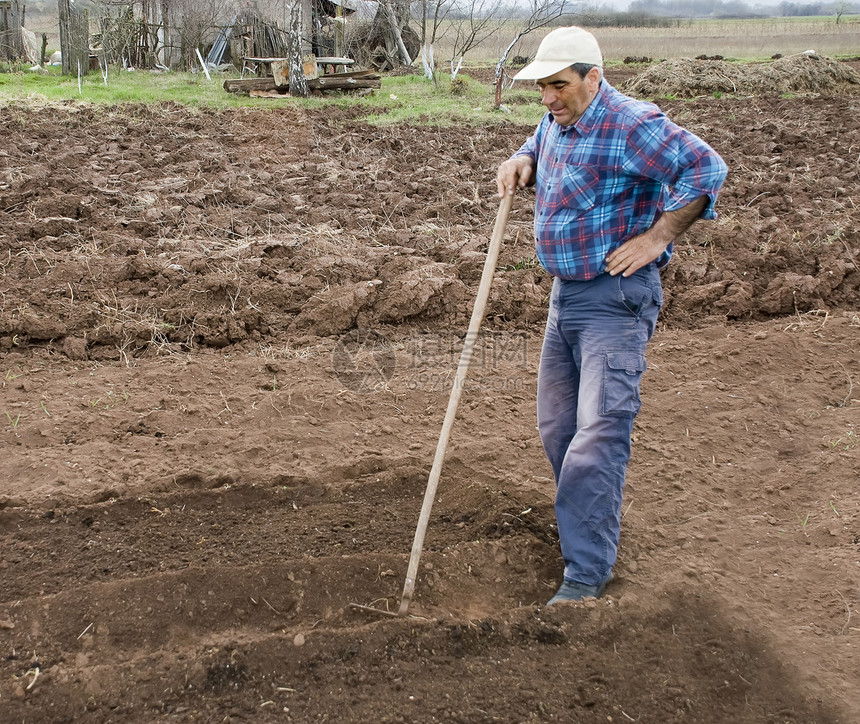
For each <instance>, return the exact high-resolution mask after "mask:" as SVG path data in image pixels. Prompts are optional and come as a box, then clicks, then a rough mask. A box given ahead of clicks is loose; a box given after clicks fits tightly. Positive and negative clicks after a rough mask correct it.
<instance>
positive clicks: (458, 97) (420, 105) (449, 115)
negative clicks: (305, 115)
mask: <svg viewBox="0 0 860 724" xmlns="http://www.w3.org/2000/svg"><path fill="white" fill-rule="evenodd" d="M226 77H227V76H221V75H215V76H213V77H212V80H207V79H206V77H205V76H204V75H203V74H201V73H151V72H147V71H134V72H128V71H122V70H115V69H111V71H110V72H109V74H108V78H107V84H105V82H104V79H103V77H102V75H101V73H99V72H94V73H90V74H89V75H87V76H85V77H83V78H82V79H81V82H80V86H79V85H78V79H77V77H69V76H63V75H62V74H61V73H60V69H59V68H49V69H48V70H47V71H44V72H32V71H30V70H21V69H20V68H14V69H12V70H11V72H6V73H0V103H3V102H11V101H26V102H35V103H39V102H41V103H68V102H74V101H80V102H83V103H96V104H107V105H114V104H119V103H143V104H152V103H164V102H173V103H178V104H181V105H184V106H192V107H193V106H199V107H210V108H219V109H220V108H236V107H251V108H266V109H269V110H275V109H278V108H283V107H284V106H285V105H289V106H291V107H300V108H306V109H318V108H331V107H336V108H355V107H358V108H360V109H361V112H362V113H363V112H366V115H364V116H362V117H360V118H358V119H356V120H363V121H366V122H368V123H372V124H376V125H386V124H394V123H418V124H422V125H433V126H446V125H451V124H460V123H475V124H485V123H487V122H493V121H506V122H512V123H523V124H528V125H533V124H535V123H537V122H538V121H539V120H540V118H541V117H542V116H543V113H544V108H543V106H541V105H540V104H539V103H538V102H537V100H538V95H537V93H536V92H531V93H528V92H523V91H520V90H514V91H508V92H507V93H506V94H503V97H502V103H503V105H504V106H505V108H506V109H507V110H495V109H494V108H493V89H492V87H491V86H490V85H488V84H484V83H479V82H478V81H476V80H474V79H472V78H470V77H469V76H468V75H465V74H462V73H461V74H460V75H459V76H458V78H457V80H458V83H457V84H456V85H455V86H453V87H452V84H451V79H450V76H449V75H447V74H439V75H438V77H437V80H436V82H435V83H434V82H433V81H431V80H429V79H427V78H425V77H424V76H421V75H404V76H393V77H386V78H383V79H382V87H381V88H380V89H379V90H377V91H375V92H373V93H372V94H370V95H363V96H360V95H356V94H351V93H332V94H326V95H325V96H313V97H310V98H283V99H278V98H274V99H272V98H250V97H248V96H242V95H238V94H235V93H227V92H226V91H225V90H224V88H223V85H222V84H223V82H224V80H225V79H226ZM509 97H510V100H509ZM530 101H534V102H530Z"/></svg>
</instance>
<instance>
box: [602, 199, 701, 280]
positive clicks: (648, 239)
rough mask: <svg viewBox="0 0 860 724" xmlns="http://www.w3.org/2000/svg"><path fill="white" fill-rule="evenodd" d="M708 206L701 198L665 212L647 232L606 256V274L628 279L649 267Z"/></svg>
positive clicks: (629, 240)
mask: <svg viewBox="0 0 860 724" xmlns="http://www.w3.org/2000/svg"><path fill="white" fill-rule="evenodd" d="M707 203H708V197H707V196H701V197H699V198H698V199H696V200H695V201H693V202H692V203H690V204H687V205H686V206H684V207H682V208H680V209H676V210H675V211H666V212H664V213H663V215H662V216H661V217H660V218H659V219H657V223H656V224H654V226H652V227H651V228H650V229H648V231H646V232H645V233H644V234H639V236H634V237H633V238H632V239H628V240H627V241H625V242H624V243H623V244H622V245H621V246H619V247H618V248H617V249H616V250H615V251H613V252H612V253H611V254H610V255H609V256H607V257H606V271H607V272H609V274H611V275H612V276H615V275H616V274H622V275H623V276H625V277H629V276H630V275H631V274H633V272H635V271H636V270H637V269H641V268H642V267H643V266H646V265H647V264H650V263H651V262H652V261H654V260H655V259H657V257H659V256H660V254H662V253H663V252H664V251H666V247H667V246H669V244H671V243H672V242H673V241H674V240H675V239H676V238H677V237H679V236H680V235H681V234H683V233H684V232H685V231H686V230H687V229H689V228H690V227H691V226H692V225H693V222H694V221H695V220H696V219H698V218H699V217H700V216H701V215H702V211H704V210H705V206H706V205H707Z"/></svg>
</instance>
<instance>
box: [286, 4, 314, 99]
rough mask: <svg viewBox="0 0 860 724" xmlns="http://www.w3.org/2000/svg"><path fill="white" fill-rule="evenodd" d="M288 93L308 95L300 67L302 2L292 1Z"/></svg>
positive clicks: (308, 90)
mask: <svg viewBox="0 0 860 724" xmlns="http://www.w3.org/2000/svg"><path fill="white" fill-rule="evenodd" d="M288 55H289V63H290V95H291V96H301V97H303V98H304V97H307V96H308V95H310V89H309V88H308V81H307V79H306V78H305V71H304V68H302V3H301V2H300V1H299V2H294V3H293V5H292V7H290V52H289V54H288Z"/></svg>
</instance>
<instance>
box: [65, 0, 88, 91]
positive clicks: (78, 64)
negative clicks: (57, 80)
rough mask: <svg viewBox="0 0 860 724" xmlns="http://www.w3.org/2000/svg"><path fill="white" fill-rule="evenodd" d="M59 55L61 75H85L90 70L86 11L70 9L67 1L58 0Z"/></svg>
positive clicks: (70, 6)
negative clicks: (61, 61)
mask: <svg viewBox="0 0 860 724" xmlns="http://www.w3.org/2000/svg"><path fill="white" fill-rule="evenodd" d="M57 9H58V10H59V15H60V53H61V54H62V56H63V75H77V74H78V73H80V74H81V75H86V74H87V73H89V70H90V18H89V14H88V13H87V11H86V10H80V9H78V8H76V7H72V5H71V3H70V2H69V0H59V2H58V4H57Z"/></svg>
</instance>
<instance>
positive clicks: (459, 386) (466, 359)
mask: <svg viewBox="0 0 860 724" xmlns="http://www.w3.org/2000/svg"><path fill="white" fill-rule="evenodd" d="M513 201H514V195H513V194H506V195H505V197H504V198H503V199H502V201H501V203H500V204H499V211H498V213H497V214H496V224H495V226H494V227H493V237H492V238H491V239H490V246H489V248H488V249H487V260H486V261H485V262H484V271H483V274H481V284H480V286H479V287H478V296H477V297H476V298H475V306H474V308H473V309H472V319H471V320H470V321H469V330H468V331H467V332H466V340H465V342H464V343H463V351H462V352H461V353H460V362H459V364H458V365H457V374H456V375H455V376H454V385H453V387H452V388H451V396H450V397H449V398H448V410H447V411H446V412H445V421H444V422H443V423H442V432H441V433H440V434H439V442H438V443H437V444H436V455H435V457H434V458H433V467H432V468H431V470H430V477H429V479H428V480H427V488H426V489H425V491H424V503H423V505H422V506H421V515H420V516H419V518H418V527H417V529H416V530H415V538H414V540H413V541H412V554H411V555H410V556H409V568H408V569H407V571H406V582H405V584H404V585H403V595H402V597H401V599H400V609H399V610H398V611H397V615H398V616H405V615H406V612H407V610H408V609H409V603H410V602H411V601H412V593H413V592H414V590H415V578H416V576H417V575H418V563H419V561H420V560H421V551H422V550H423V548H424V534H425V533H426V532H427V523H428V521H429V520H430V511H431V510H432V508H433V500H434V499H435V498H436V487H437V486H438V484H439V475H440V474H441V473H442V462H443V461H444V459H445V451H446V450H447V449H448V438H449V437H451V428H452V427H453V425H454V418H455V417H456V415H457V405H458V404H459V402H460V394H461V393H462V392H463V383H464V382H465V380H466V373H467V372H468V371H469V365H470V364H471V362H472V356H473V354H474V350H475V342H476V341H477V339H478V333H479V332H480V330H481V322H483V320H484V312H485V311H486V308H487V300H488V299H489V297H490V286H491V285H492V283H493V276H494V274H495V272H496V264H497V262H498V260H499V250H500V249H501V247H502V238H503V237H504V235H505V227H506V226H507V224H508V216H510V213H511V205H512V204H513Z"/></svg>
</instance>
